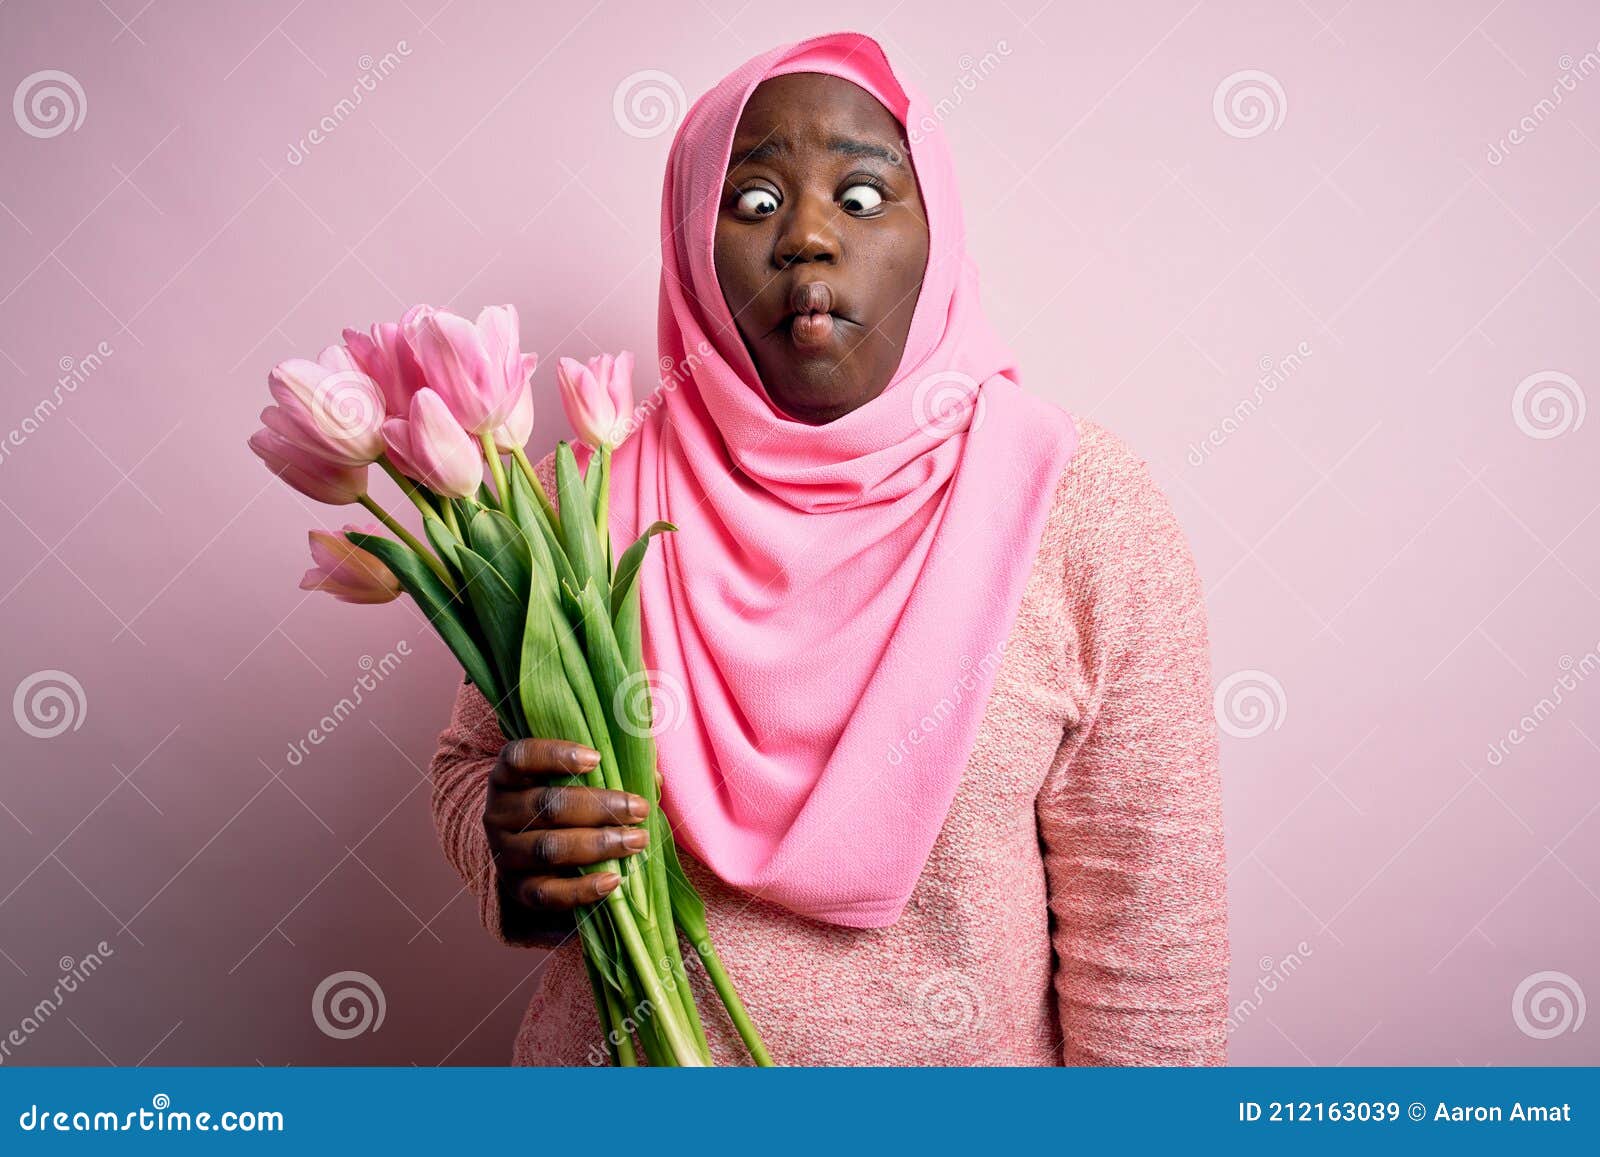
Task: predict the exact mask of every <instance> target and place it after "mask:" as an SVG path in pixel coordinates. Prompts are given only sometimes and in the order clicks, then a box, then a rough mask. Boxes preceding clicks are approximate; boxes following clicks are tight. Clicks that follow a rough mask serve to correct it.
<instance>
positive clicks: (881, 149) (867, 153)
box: [728, 136, 905, 172]
mask: <svg viewBox="0 0 1600 1157" xmlns="http://www.w3.org/2000/svg"><path fill="white" fill-rule="evenodd" d="M828 149H829V150H830V151H831V152H835V153H843V154H844V155H845V156H849V157H874V158H876V159H877V160H880V161H884V162H886V163H887V164H891V165H896V166H899V167H900V168H904V167H905V156H904V154H903V153H901V152H899V151H897V150H895V149H892V148H889V147H888V146H887V145H880V144H877V143H875V142H872V141H861V140H856V139H855V138H854V137H837V136H836V137H829V138H828ZM790 151H791V148H790V145H789V140H788V138H787V137H767V138H765V139H763V140H762V141H760V142H759V143H757V144H754V145H749V146H747V147H745V148H743V149H741V148H739V147H738V146H737V145H735V146H734V149H733V155H732V156H731V157H729V159H728V169H729V171H730V172H731V171H732V170H734V169H737V168H738V167H739V166H740V165H746V164H750V163H752V162H754V161H764V160H767V159H768V158H769V157H779V156H786V155H787V154H788V153H789V152H790Z"/></svg>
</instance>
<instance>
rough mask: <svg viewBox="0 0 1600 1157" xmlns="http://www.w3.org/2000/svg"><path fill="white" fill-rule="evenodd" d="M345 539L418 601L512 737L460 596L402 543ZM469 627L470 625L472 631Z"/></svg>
mask: <svg viewBox="0 0 1600 1157" xmlns="http://www.w3.org/2000/svg"><path fill="white" fill-rule="evenodd" d="M345 537H346V538H348V539H349V540H350V541H351V542H353V543H355V544H356V545H357V546H359V547H361V548H362V549H363V550H368V551H371V552H372V553H373V554H375V555H377V556H378V559H379V560H380V561H381V562H382V563H383V565H384V566H386V567H388V568H389V569H390V570H391V571H393V572H394V574H395V577H396V578H397V579H399V580H400V585H401V586H402V587H404V588H405V591H406V593H407V594H409V595H410V596H411V597H412V598H413V599H414V600H416V604H417V606H418V607H420V608H421V609H422V613H423V614H425V615H427V616H428V621H429V622H430V623H431V624H432V625H433V628H434V630H436V631H438V632H439V637H440V638H442V639H443V640H444V641H445V645H446V646H448V647H449V648H450V651H451V653H452V654H454V655H455V657H456V661H457V662H459V663H460V664H461V668H462V670H463V671H465V672H466V676H467V678H468V679H470V680H472V683H473V685H474V686H476V687H477V688H478V690H479V691H481V692H483V697H484V698H485V699H487V700H488V701H489V703H490V704H491V705H492V706H494V708H495V714H496V715H497V716H499V719H500V726H501V729H502V730H504V731H505V732H506V733H507V734H508V735H509V734H511V730H510V728H509V727H508V726H507V725H508V724H509V723H510V722H511V717H510V716H509V715H508V714H507V713H506V712H505V710H504V709H503V706H502V702H501V700H502V696H501V692H500V683H499V680H498V679H497V678H496V677H495V675H494V673H493V669H492V667H491V665H490V663H489V662H488V660H487V659H486V658H485V657H484V653H483V651H482V650H480V649H479V647H478V644H477V643H476V642H475V641H474V640H473V634H474V630H475V628H476V626H477V623H476V621H475V619H474V617H473V614H472V611H471V610H470V609H469V608H468V607H467V606H466V605H465V604H463V603H462V601H461V599H460V596H458V595H451V593H450V591H449V590H448V589H446V587H445V585H444V584H443V583H441V582H440V581H439V578H438V576H437V575H435V574H434V573H433V571H431V570H429V569H428V566H427V564H426V563H424V562H423V561H422V560H421V559H420V558H418V557H417V555H416V552H414V551H413V550H411V549H410V548H409V547H407V546H405V545H404V544H403V543H399V542H396V541H395V540H394V539H392V538H386V537H384V536H383V535H380V534H362V533H360V532H359V531H349V532H347V534H346V535H345ZM468 624H471V628H472V629H469V626H468Z"/></svg>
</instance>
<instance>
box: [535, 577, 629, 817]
mask: <svg viewBox="0 0 1600 1157" xmlns="http://www.w3.org/2000/svg"><path fill="white" fill-rule="evenodd" d="M585 589H588V587H587V585H586V587H585ZM582 599H583V593H582V592H581V591H580V592H576V595H575V598H574V601H576V602H577V603H578V605H579V606H580V607H581V606H582V605H583V604H582ZM552 609H553V608H552ZM556 645H557V647H558V648H559V649H560V652H561V667H562V669H563V670H564V671H566V673H567V685H568V686H569V687H571V688H572V693H573V694H574V695H575V696H577V699H578V706H579V707H580V708H581V709H582V710H583V718H584V721H585V722H586V723H587V724H588V727H589V734H590V735H591V736H592V737H593V739H594V741H593V742H592V743H591V744H590V745H589V746H591V747H593V748H594V749H595V750H596V751H598V752H599V753H600V770H601V771H602V772H603V773H604V774H605V785H606V786H607V787H609V788H612V789H613V790H618V791H620V790H621V789H622V776H621V774H620V773H619V770H618V767H617V753H616V749H615V748H614V747H613V746H612V743H611V731H610V728H609V727H608V725H607V723H606V716H605V710H604V709H603V708H602V707H601V706H600V696H599V693H598V692H596V690H595V686H594V677H593V676H592V675H591V674H590V672H589V663H588V660H587V659H585V658H584V654H583V648H582V647H580V646H579V645H578V639H577V636H576V634H575V633H574V632H573V631H572V630H570V629H568V630H560V631H557V632H556Z"/></svg>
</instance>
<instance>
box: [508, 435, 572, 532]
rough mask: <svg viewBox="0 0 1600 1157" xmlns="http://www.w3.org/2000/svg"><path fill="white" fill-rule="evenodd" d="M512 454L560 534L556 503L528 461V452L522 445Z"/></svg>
mask: <svg viewBox="0 0 1600 1157" xmlns="http://www.w3.org/2000/svg"><path fill="white" fill-rule="evenodd" d="M511 456H512V457H513V458H515V459H516V460H517V465H518V466H520V467H521V468H522V473H523V475H524V477H526V478H527V479H528V484H529V485H530V486H532V487H533V493H534V494H535V495H536V496H537V497H538V499H539V505H540V506H542V507H544V516H545V517H546V518H548V519H549V520H550V527H551V529H552V530H554V531H555V532H556V534H557V536H559V535H560V534H561V518H560V516H559V515H557V514H556V508H555V504H554V503H552V502H551V501H550V495H549V494H547V493H546V492H545V488H544V483H543V482H541V481H539V474H538V471H536V470H534V468H533V463H532V462H529V461H528V454H527V451H525V450H524V449H523V448H522V447H521V446H518V447H517V448H516V449H514V450H512V451H511Z"/></svg>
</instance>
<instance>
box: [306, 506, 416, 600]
mask: <svg viewBox="0 0 1600 1157" xmlns="http://www.w3.org/2000/svg"><path fill="white" fill-rule="evenodd" d="M344 529H345V531H346V532H349V531H352V530H354V531H358V532H360V533H363V534H378V533H380V531H379V528H378V527H377V526H356V525H355V524H353V523H350V524H347V525H346V526H345V528H344ZM308 538H309V539H310V541H311V561H312V562H314V563H315V564H316V565H315V566H313V567H312V568H311V569H310V570H308V571H306V573H305V576H304V577H303V578H301V580H300V589H301V590H303V591H324V592H326V593H327V594H330V595H332V596H333V597H334V598H336V599H339V600H340V601H341V602H346V603H387V602H391V601H393V600H394V599H396V598H398V597H399V595H400V580H399V579H397V578H396V577H395V575H394V572H393V571H392V570H390V569H389V568H388V567H387V566H385V565H384V564H383V563H382V562H381V561H380V560H379V559H378V556H377V555H375V554H373V553H372V552H371V551H369V550H363V549H362V548H361V547H359V546H357V545H356V544H355V543H353V542H351V541H350V540H349V539H348V538H346V537H345V536H344V535H343V534H333V533H331V532H329V531H326V530H313V531H310V532H309V534H308Z"/></svg>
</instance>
